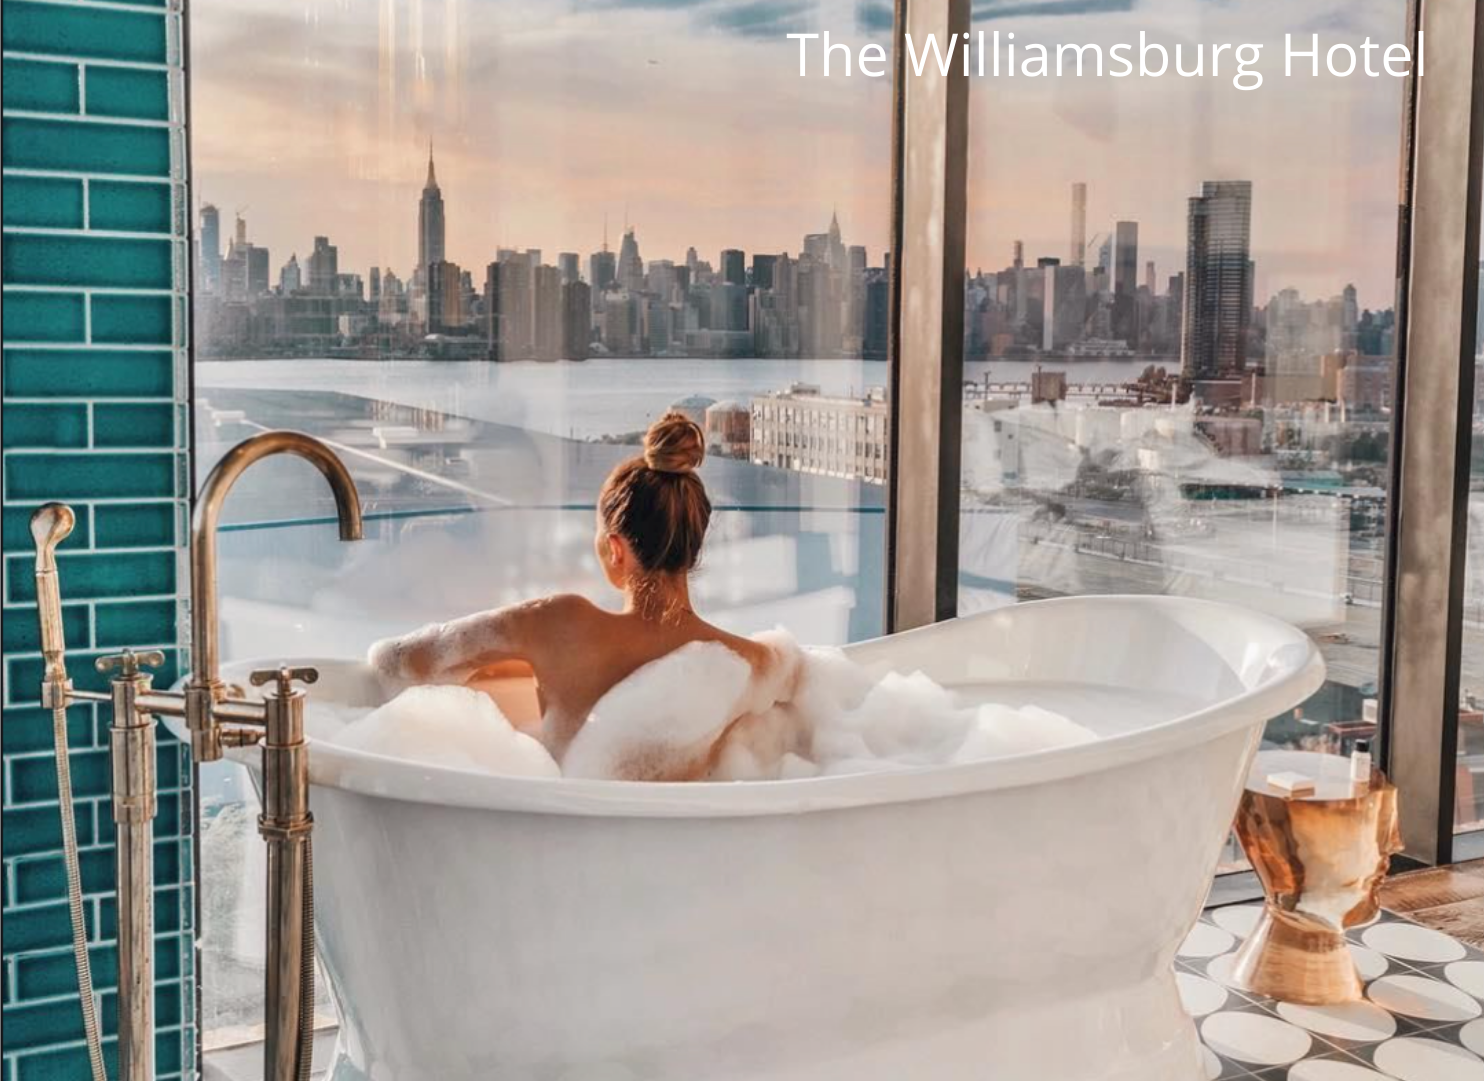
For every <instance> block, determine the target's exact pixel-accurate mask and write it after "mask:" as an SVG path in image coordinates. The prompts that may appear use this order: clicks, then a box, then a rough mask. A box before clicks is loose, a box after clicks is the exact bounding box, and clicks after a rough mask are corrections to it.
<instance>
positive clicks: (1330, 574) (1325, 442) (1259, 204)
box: [959, 0, 1406, 752]
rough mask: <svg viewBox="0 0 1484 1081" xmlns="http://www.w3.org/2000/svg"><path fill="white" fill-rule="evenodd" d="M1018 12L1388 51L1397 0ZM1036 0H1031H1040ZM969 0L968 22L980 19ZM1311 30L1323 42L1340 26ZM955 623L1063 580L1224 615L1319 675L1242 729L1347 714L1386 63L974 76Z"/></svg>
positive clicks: (1370, 678)
mask: <svg viewBox="0 0 1484 1081" xmlns="http://www.w3.org/2000/svg"><path fill="white" fill-rule="evenodd" d="M1036 7H1037V5H1031V6H1030V10H1029V11H1027V10H1026V9H1025V8H1021V7H1017V8H1016V19H1015V20H1014V26H1013V27H1012V29H1013V30H1014V31H1015V34H1016V40H1017V42H1018V43H1019V44H1020V45H1021V47H1022V48H1024V47H1025V45H1026V43H1028V42H1039V43H1041V44H1043V45H1045V46H1047V47H1048V48H1049V49H1051V50H1052V52H1053V53H1055V50H1056V46H1057V44H1058V43H1064V42H1067V41H1075V42H1098V41H1101V42H1102V43H1103V44H1104V45H1105V46H1106V45H1107V44H1108V43H1109V42H1117V41H1123V40H1128V39H1129V37H1130V36H1131V35H1137V33H1138V31H1141V30H1144V31H1147V32H1148V35H1149V40H1151V41H1156V42H1160V43H1162V44H1163V45H1165V46H1166V47H1167V48H1173V46H1175V45H1177V44H1181V43H1184V44H1186V45H1187V46H1190V45H1192V44H1194V43H1196V42H1202V41H1205V42H1210V41H1244V42H1261V43H1265V48H1264V54H1265V55H1268V56H1271V55H1274V54H1275V53H1276V54H1277V55H1280V56H1281V55H1282V49H1283V38H1282V34H1283V27H1286V26H1293V25H1295V24H1296V23H1295V20H1298V21H1301V22H1303V23H1304V24H1306V25H1307V24H1313V25H1325V26H1335V27H1341V26H1343V27H1344V28H1345V30H1344V34H1343V35H1342V36H1343V38H1344V40H1346V41H1350V40H1351V39H1352V38H1353V41H1352V44H1357V45H1358V44H1359V43H1360V42H1361V41H1362V39H1363V38H1365V37H1366V36H1367V35H1369V36H1370V37H1371V38H1372V40H1383V41H1398V40H1401V38H1402V35H1403V33H1404V29H1405V17H1406V5H1405V4H1404V3H1402V2H1401V0H1364V2H1361V3H1359V4H1356V3H1348V2H1347V3H1340V2H1338V0H1299V2H1298V4H1297V5H1296V7H1295V5H1292V4H1291V5H1288V6H1287V7H1286V8H1285V9H1284V17H1283V20H1281V22H1274V21H1273V20H1272V19H1270V18H1268V17H1267V15H1262V14H1254V9H1253V8H1252V7H1251V6H1250V5H1249V6H1243V5H1227V6H1219V5H1199V4H1178V5H1161V6H1156V7H1154V8H1150V7H1149V6H1148V5H1139V6H1138V9H1137V10H1136V11H1130V12H1123V11H1109V10H1103V11H1098V12H1092V13H1088V12H1087V10H1086V9H1085V8H1084V7H1083V6H1079V7H1078V10H1077V13H1076V15H1075V17H1074V18H1067V17H1063V16H1061V15H1059V14H1057V13H1056V12H1055V11H1054V10H1048V12H1047V13H1046V14H1044V15H1039V16H1038V15H1036V14H1035V8H1036ZM1047 7H1048V9H1051V8H1053V7H1054V6H1053V5H1047ZM996 15H997V12H996V10H995V8H994V7H993V6H989V5H983V6H981V5H976V8H975V20H976V22H979V23H980V24H981V25H983V24H996V25H998V23H997V20H996ZM1336 40H1339V39H1338V38H1337V39H1336ZM970 94H971V104H970V124H971V141H970V153H971V157H970V174H969V175H970V190H969V208H970V209H969V212H970V220H969V229H968V250H969V263H970V271H969V281H968V285H967V294H966V301H967V303H966V308H967V313H968V314H967V326H966V327H965V346H966V353H967V360H966V365H965V373H964V374H965V380H964V382H965V399H964V405H963V407H964V436H963V439H964V474H963V515H962V528H961V540H962V544H961V576H960V593H959V610H960V612H972V611H976V610H979V609H983V608H988V607H992V606H995V605H1001V604H1009V603H1013V602H1015V601H1017V600H1026V599H1033V598H1038V597H1048V596H1058V595H1065V594H1078V593H1162V594H1177V595H1182V596H1193V597H1204V598H1210V599H1214V600H1222V601H1232V602H1236V603H1240V604H1245V605H1250V606H1254V607H1257V608H1260V609H1262V610H1265V611H1268V612H1271V613H1273V614H1275V615H1278V616H1281V617H1283V618H1284V619H1287V620H1290V621H1292V622H1294V623H1295V624H1297V625H1298V626H1300V627H1303V628H1305V629H1306V630H1308V631H1309V632H1310V633H1311V634H1312V635H1313V636H1314V637H1315V639H1316V640H1317V641H1318V642H1319V643H1320V644H1321V646H1322V648H1323V651H1324V654H1325V656H1326V658H1327V660H1328V662H1329V675H1330V678H1329V682H1328V683H1327V684H1326V685H1325V687H1324V688H1323V689H1322V690H1321V691H1320V692H1319V693H1318V694H1316V695H1315V696H1314V698H1313V699H1311V700H1310V701H1309V702H1307V703H1305V704H1304V706H1303V707H1302V708H1301V709H1297V710H1294V711H1293V712H1292V713H1290V714H1288V715H1285V716H1282V717H1278V718H1274V719H1273V721H1272V722H1271V724H1270V725H1269V726H1268V729H1267V740H1268V742H1269V743H1270V744H1273V745H1281V746H1292V747H1302V748H1306V749H1315V750H1317V749H1326V750H1334V751H1340V752H1347V751H1348V750H1349V749H1350V746H1351V745H1352V743H1353V741H1354V740H1355V739H1356V738H1360V737H1364V736H1368V735H1370V734H1371V733H1372V731H1373V727H1374V726H1373V724H1372V723H1371V722H1372V719H1373V713H1371V712H1369V711H1368V710H1367V707H1366V701H1367V699H1369V698H1370V697H1372V696H1373V695H1374V689H1375V681H1376V672H1377V659H1378V653H1377V645H1378V639H1379V631H1380V618H1379V617H1380V607H1379V606H1380V603H1381V582H1382V557H1383V544H1382V524H1383V519H1384V515H1383V509H1384V505H1385V500H1386V485H1387V466H1386V459H1387V454H1388V440H1389V429H1390V421H1391V404H1392V403H1391V369H1392V357H1393V352H1394V350H1393V345H1394V343H1393V340H1392V338H1393V322H1394V315H1393V298H1394V294H1395V282H1394V272H1395V269H1394V268H1395V234H1396V201H1397V195H1396V176H1397V164H1398V154H1399V139H1398V132H1399V130H1400V128H1399V123H1400V117H1401V107H1402V92H1401V87H1400V84H1399V83H1398V82H1397V81H1395V80H1391V79H1334V78H1320V79H1309V78H1306V77H1296V78H1291V79H1270V80H1268V81H1267V82H1266V83H1265V85H1264V86H1263V87H1262V89H1261V90H1260V91H1257V92H1250V93H1249V92H1243V91H1240V90H1236V89H1234V88H1233V87H1231V86H1229V85H1227V84H1226V81H1225V80H1220V81H1216V80H1210V79H1205V80H1201V79H1192V80H1186V79H1150V80H1127V81H1124V80H1109V79H1097V78H1082V79H1078V78H1075V77H1070V78H1069V77H1063V78H1061V79H1056V80H1023V79H1007V78H999V79H992V78H991V79H976V80H974V81H973V83H972V89H971V90H970Z"/></svg>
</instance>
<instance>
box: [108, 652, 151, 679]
mask: <svg viewBox="0 0 1484 1081" xmlns="http://www.w3.org/2000/svg"><path fill="white" fill-rule="evenodd" d="M164 663H165V654H163V653H161V652H160V651H159V650H158V649H147V650H145V651H144V652H143V653H135V652H134V651H133V650H132V649H125V650H124V651H123V652H122V653H115V654H112V655H110V656H107V657H99V658H98V659H97V660H96V661H94V662H93V667H94V668H96V669H98V671H100V672H107V671H110V670H111V669H114V668H117V669H118V670H119V675H121V676H123V677H124V678H125V679H133V678H134V677H135V676H137V675H138V674H139V669H140V668H159V667H160V666H161V665H163V664H164Z"/></svg>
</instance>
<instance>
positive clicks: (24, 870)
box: [11, 751, 159, 998]
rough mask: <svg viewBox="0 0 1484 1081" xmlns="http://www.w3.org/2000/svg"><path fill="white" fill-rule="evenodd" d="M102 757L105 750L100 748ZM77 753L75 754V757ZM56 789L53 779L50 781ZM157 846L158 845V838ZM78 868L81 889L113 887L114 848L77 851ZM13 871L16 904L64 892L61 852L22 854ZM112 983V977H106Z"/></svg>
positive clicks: (14, 765)
mask: <svg viewBox="0 0 1484 1081" xmlns="http://www.w3.org/2000/svg"><path fill="white" fill-rule="evenodd" d="M99 753H101V754H103V755H104V756H105V757H106V756H107V752H106V751H104V752H99ZM75 757H76V756H74V758H75ZM33 761H36V760H35V759H23V760H21V761H18V762H15V763H12V766H11V768H12V769H14V768H17V767H22V766H24V767H28V768H29V767H30V765H31V763H32V762H33ZM45 765H46V768H47V770H48V771H50V772H51V773H52V775H53V780H54V781H55V776H56V771H55V770H54V769H53V767H52V764H51V763H50V762H46V763H45ZM52 788H53V789H55V788H56V785H55V783H54V784H53V785H52ZM156 847H159V844H158V842H157V843H156ZM77 869H78V872H79V873H80V875H81V877H82V891H83V893H102V892H103V891H105V890H112V889H113V888H114V882H115V876H114V871H113V849H111V848H90V849H88V850H87V851H86V852H80V853H78V857H77ZM12 873H13V874H14V875H15V898H16V901H17V902H18V903H19V904H23V905H29V904H39V903H41V902H44V901H52V900H55V899H56V898H58V897H63V896H66V890H67V874H66V870H65V868H64V866H63V863H62V857H61V856H59V855H58V856H22V857H21V858H20V859H18V860H16V861H15V865H14V868H13V871H12ZM107 982H109V983H112V982H113V981H112V980H109V981H107ZM23 997H25V998H39V997H41V996H40V995H38V994H34V993H24V994H23Z"/></svg>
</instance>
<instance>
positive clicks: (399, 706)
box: [326, 686, 561, 777]
mask: <svg viewBox="0 0 1484 1081" xmlns="http://www.w3.org/2000/svg"><path fill="white" fill-rule="evenodd" d="M344 712H345V711H344V710H342V711H341V713H342V715H343V714H344ZM362 712H364V711H362ZM326 741H327V742H330V743H336V744H339V745H340V746H342V747H352V748H357V749H359V750H363V751H370V752H372V753H374V754H381V755H386V756H388V757H390V758H403V759H408V760H410V761H414V762H427V763H429V764H431V765H437V766H452V767H454V768H455V769H467V770H480V771H483V772H486V773H497V774H502V775H505V776H517V777H559V776H561V770H560V768H559V767H558V766H557V764H556V762H555V761H554V760H553V759H552V757H551V755H550V754H549V753H548V752H547V750H546V748H545V747H543V746H542V745H541V744H540V743H539V742H538V741H537V740H534V739H532V738H531V737H530V736H528V735H526V734H525V733H524V732H518V731H516V729H515V728H514V727H512V725H511V724H510V722H509V721H508V720H506V718H505V715H504V714H503V713H501V712H500V707H498V706H497V705H495V703H494V701H493V700H491V699H490V697H489V696H488V695H486V694H482V693H480V692H479V691H476V690H474V689H473V688H470V687H452V686H443V687H431V686H430V687H411V688H409V689H407V690H405V691H403V692H402V693H401V694H399V695H397V697H395V698H393V699H392V700H391V701H390V702H388V703H387V704H386V705H384V706H382V707H380V708H379V709H376V710H373V711H371V712H369V713H366V714H365V715H364V716H363V717H361V718H360V719H356V720H351V721H349V723H345V722H344V721H342V727H340V728H339V730H338V731H335V732H333V733H332V734H330V735H328V736H327V737H326Z"/></svg>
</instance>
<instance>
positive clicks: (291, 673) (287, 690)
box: [247, 665, 319, 698]
mask: <svg viewBox="0 0 1484 1081" xmlns="http://www.w3.org/2000/svg"><path fill="white" fill-rule="evenodd" d="M247 678H248V681H249V682H250V683H251V684H252V685H253V686H254V687H261V686H263V685H264V684H267V683H276V684H277V685H278V697H280V698H287V697H288V696H289V695H291V694H294V693H296V692H295V691H294V681H295V680H297V681H298V682H300V683H316V682H318V681H319V669H317V668H311V667H309V666H308V665H304V666H302V667H299V668H292V667H289V666H288V665H284V666H283V667H282V668H259V669H258V670H257V671H256V672H254V673H252V675H250V676H248V677H247Z"/></svg>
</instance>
